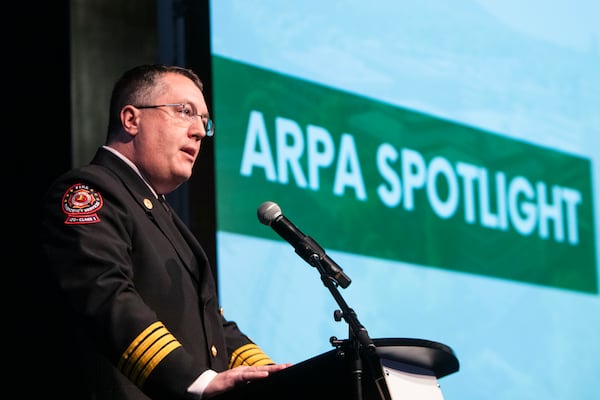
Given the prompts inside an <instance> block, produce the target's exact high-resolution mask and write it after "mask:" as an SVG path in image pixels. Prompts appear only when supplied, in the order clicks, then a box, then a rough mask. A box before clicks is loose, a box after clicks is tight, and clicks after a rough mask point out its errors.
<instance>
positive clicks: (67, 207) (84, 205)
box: [62, 183, 104, 225]
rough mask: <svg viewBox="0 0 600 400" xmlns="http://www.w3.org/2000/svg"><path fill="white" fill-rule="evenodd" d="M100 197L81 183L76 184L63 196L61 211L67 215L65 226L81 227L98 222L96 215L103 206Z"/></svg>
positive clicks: (98, 218)
mask: <svg viewBox="0 0 600 400" xmlns="http://www.w3.org/2000/svg"><path fill="white" fill-rule="evenodd" d="M103 204H104V202H103V200H102V195H101V194H100V193H99V192H97V191H96V190H94V189H93V188H91V187H89V186H88V185H85V184H83V183H76V184H75V185H72V186H71V187H70V188H68V189H67V190H66V192H65V194H64V195H63V199H62V211H63V212H64V213H65V214H67V219H66V220H65V224H67V225H82V224H95V223H96V222H100V217H98V214H96V213H97V212H98V211H99V210H100V209H101V208H102V206H103Z"/></svg>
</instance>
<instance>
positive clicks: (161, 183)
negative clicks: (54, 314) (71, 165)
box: [41, 65, 289, 400]
mask: <svg viewBox="0 0 600 400" xmlns="http://www.w3.org/2000/svg"><path fill="white" fill-rule="evenodd" d="M213 129H214V127H213V124H212V121H211V120H210V118H209V114H208V110H207V106H206V102H205V99H204V96H203V93H202V83H201V82H200V79H199V78H198V77H197V75H196V74H195V73H194V72H192V71H191V70H189V69H184V68H180V67H174V66H162V65H145V66H139V67H136V68H133V69H131V70H129V71H127V72H126V73H125V74H124V75H123V76H122V77H121V78H120V80H119V81H118V82H117V83H116V84H115V87H114V89H113V92H112V97H111V102H110V116H109V125H108V134H107V140H106V145H105V146H102V147H101V148H100V149H98V151H97V153H96V155H95V157H94V159H93V160H92V161H91V163H90V164H89V165H87V166H83V167H81V168H76V169H74V170H72V171H69V172H67V173H66V174H64V175H63V176H61V177H60V178H59V179H57V180H56V181H55V182H54V184H53V185H52V186H51V188H50V189H49V191H48V194H47V197H46V198H45V199H44V204H43V206H44V210H43V211H44V216H43V221H42V227H41V235H42V248H43V252H44V256H45V257H46V259H47V260H48V263H49V267H50V268H51V271H52V273H53V274H54V276H55V277H56V279H57V282H58V287H59V289H60V293H61V296H62V298H63V299H64V304H65V306H66V309H67V310H68V312H69V313H70V314H69V317H68V318H67V322H68V323H69V325H70V326H71V328H72V331H70V332H68V334H69V336H68V337H69V338H68V339H67V340H65V341H66V342H67V343H68V344H69V345H70V346H71V347H70V348H69V349H68V350H67V351H69V352H70V353H72V354H71V355H72V357H73V360H74V362H80V363H81V370H80V371H79V372H82V373H83V375H84V376H85V381H84V382H85V384H83V385H81V386H83V387H84V389H85V392H86V393H81V394H80V396H79V398H80V399H111V400H119V399H148V398H152V399H199V398H203V397H204V398H205V397H209V396H211V395H215V394H218V393H222V392H224V391H226V390H228V389H230V388H232V387H234V386H235V385H236V384H238V383H243V382H248V381H251V380H255V379H262V378H265V377H266V376H268V375H269V373H272V372H275V371H278V370H281V369H283V368H285V367H287V366H288V365H289V364H275V363H274V362H273V361H272V360H271V359H270V358H269V357H268V356H267V355H266V354H264V353H263V352H262V350H261V349H260V348H259V347H258V346H257V345H256V344H255V343H253V342H252V341H251V340H250V339H249V338H248V337H247V336H246V335H244V334H243V333H242V332H241V331H240V329H239V328H238V326H237V325H236V324H235V323H234V322H232V321H228V320H226V319H225V317H224V316H223V315H222V313H221V312H220V308H219V304H218V299H217V294H216V287H215V281H214V277H213V276H212V273H211V269H210V266H209V264H208V259H207V257H206V255H205V253H204V251H203V249H202V248H201V246H200V244H199V243H198V241H197V240H196V239H195V238H194V236H193V234H192V233H191V231H190V230H189V229H188V228H187V227H186V226H185V224H184V223H183V222H182V221H181V219H180V218H179V217H178V216H177V215H176V214H175V213H174V211H173V209H172V208H171V207H170V206H169V205H168V204H167V203H166V201H164V195H165V194H167V193H169V192H172V191H173V190H175V189H176V188H177V187H179V186H180V185H181V184H182V183H184V182H185V181H186V180H187V179H189V178H190V176H191V174H192V167H193V165H194V162H195V161H196V157H197V155H198V152H199V150H200V144H201V142H202V140H203V139H204V138H205V137H206V136H211V135H212V134H213Z"/></svg>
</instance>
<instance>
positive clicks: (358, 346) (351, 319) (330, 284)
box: [310, 254, 376, 400]
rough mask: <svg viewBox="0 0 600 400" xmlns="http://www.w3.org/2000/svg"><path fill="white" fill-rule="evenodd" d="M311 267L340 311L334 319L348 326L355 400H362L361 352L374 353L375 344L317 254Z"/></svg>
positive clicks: (334, 341)
mask: <svg viewBox="0 0 600 400" xmlns="http://www.w3.org/2000/svg"><path fill="white" fill-rule="evenodd" d="M310 258H311V260H312V265H313V266H315V267H316V268H317V270H319V273H320V274H321V281H322V282H323V284H324V285H325V286H326V287H327V289H329V292H331V294H332V295H333V298H334V299H335V301H336V302H337V304H338V305H339V306H340V309H341V311H340V310H336V311H335V313H334V319H335V320H336V321H341V320H342V319H344V321H346V323H347V324H348V342H349V343H350V347H351V350H352V357H353V358H352V362H353V371H352V373H353V374H354V383H355V389H356V391H355V392H356V400H362V397H363V395H362V358H361V350H362V349H366V350H367V352H368V353H371V354H372V353H375V349H376V347H375V344H374V343H373V341H372V340H371V338H370V337H369V333H368V332H367V330H366V329H365V327H364V326H363V325H362V324H361V323H360V322H359V321H358V317H357V316H356V313H355V312H354V310H353V309H352V308H350V307H349V306H348V304H347V303H346V301H345V300H344V298H343V297H342V295H341V294H340V292H339V290H338V288H337V286H338V284H337V282H336V281H335V279H334V278H332V277H331V276H329V275H328V274H327V272H326V271H325V268H324V267H323V265H322V264H321V257H320V256H319V255H318V254H312V255H311V256H310ZM330 342H331V344H332V345H333V346H335V347H336V348H337V349H338V350H339V349H340V347H341V346H342V345H343V344H344V341H343V340H338V339H337V338H336V337H335V336H333V337H331V339H330Z"/></svg>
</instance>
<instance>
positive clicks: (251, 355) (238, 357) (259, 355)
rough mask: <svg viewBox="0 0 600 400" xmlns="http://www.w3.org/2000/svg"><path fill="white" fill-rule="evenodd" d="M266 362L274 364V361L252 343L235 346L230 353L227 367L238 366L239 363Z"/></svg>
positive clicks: (256, 363)
mask: <svg viewBox="0 0 600 400" xmlns="http://www.w3.org/2000/svg"><path fill="white" fill-rule="evenodd" d="M268 364H275V362H273V360H271V358H270V357H269V356H268V355H266V354H265V353H264V352H263V351H262V350H261V349H260V347H258V346H257V345H255V344H254V343H249V344H246V345H244V346H242V347H239V348H237V349H236V350H235V351H234V352H233V354H231V359H230V360H229V368H235V367H239V366H240V365H268Z"/></svg>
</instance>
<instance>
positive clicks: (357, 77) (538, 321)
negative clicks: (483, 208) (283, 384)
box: [210, 0, 600, 400]
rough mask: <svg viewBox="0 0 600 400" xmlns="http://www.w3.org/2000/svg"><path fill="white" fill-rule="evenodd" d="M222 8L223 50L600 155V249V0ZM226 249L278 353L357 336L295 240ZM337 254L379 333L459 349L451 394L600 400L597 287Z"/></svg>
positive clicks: (224, 270) (263, 340) (239, 239)
mask: <svg viewBox="0 0 600 400" xmlns="http://www.w3.org/2000/svg"><path fill="white" fill-rule="evenodd" d="M210 7H211V29H212V32H211V34H212V39H211V40H212V52H213V53H214V54H217V55H220V56H224V57H227V58H231V59H234V60H237V61H240V62H243V63H248V64H251V65H255V66H258V67H263V68H267V69H269V70H274V71H277V72H282V73H285V74H287V75H290V76H294V77H298V78H301V79H306V80H309V81H311V82H316V83H320V84H323V85H327V86H330V87H334V88H339V89H342V90H344V91H349V92H353V93H356V94H359V95H364V96H366V97H370V98H375V99H379V100H382V101H385V102H388V103H390V104H394V105H398V106H402V107H405V108H410V109H413V110H416V111H422V112H426V113H428V114H430V115H434V116H439V117H440V118H445V119H449V120H454V121H458V122H461V123H464V124H468V125H472V126H475V127H479V128H482V129H486V130H490V131H494V132H498V133H500V134H504V135H507V136H509V137H513V138H516V139H519V140H523V141H527V142H531V143H534V144H537V145H541V146H547V147H550V148H553V149H559V150H562V151H565V152H568V153H572V154H576V155H580V156H583V157H586V158H589V159H590V160H591V161H592V179H593V181H592V184H593V196H594V202H595V203H594V209H595V217H594V218H595V221H594V225H595V232H596V249H598V248H600V246H599V245H598V243H599V241H600V239H599V238H598V236H599V235H598V232H599V228H600V222H599V215H598V214H600V207H599V205H600V203H599V202H600V189H599V188H600V112H599V111H600V23H599V21H600V3H598V2H595V1H593V0H573V1H538V0H535V1H527V2H517V1H513V0H487V1H483V0H478V1H468V0H457V1H443V0H423V1H418V2H404V1H369V2H363V1H354V0H349V1H322V0H321V1H313V0H308V1H301V2H283V1H274V0H263V1H259V0H255V1H251V0H246V1H243V0H240V1H233V0H218V1H212V2H211V3H210ZM220 117H221V118H226V116H220ZM217 123H218V121H217ZM223 134H226V133H223ZM216 143H217V145H218V141H217V142H216ZM217 162H218V160H217ZM216 168H219V166H218V163H217V165H216ZM217 184H218V182H217ZM265 200H269V198H265ZM239 201H244V200H243V197H240V198H239ZM219 206H220V207H226V206H227V205H224V204H219ZM257 207H258V205H257ZM282 208H283V212H284V214H285V207H284V205H282ZM307 212H310V210H307ZM324 219H326V216H324ZM258 223H259V222H258V220H257V224H258ZM324 223H326V222H324ZM217 224H218V221H217ZM299 227H300V228H301V229H302V230H303V231H304V232H305V233H306V234H308V235H310V233H311V227H309V226H299ZM265 229H269V228H268V227H265ZM217 246H218V249H217V250H218V271H219V272H218V273H219V291H220V297H221V302H222V305H223V306H224V309H225V314H226V316H227V317H228V318H229V319H233V320H236V321H237V322H238V323H239V324H240V326H241V327H242V329H243V330H244V331H245V332H246V333H247V334H248V335H249V336H251V337H252V338H253V339H254V340H255V341H256V342H257V343H258V344H259V345H260V346H261V347H262V348H263V349H264V350H265V351H266V352H267V353H268V354H269V355H271V357H272V358H274V359H275V360H276V361H279V362H299V361H302V360H305V359H307V358H310V357H312V356H314V355H317V354H320V353H322V352H325V351H329V350H331V345H330V344H329V337H330V336H338V337H339V338H346V337H347V335H348V332H347V326H346V325H345V323H344V322H335V321H334V319H333V311H334V310H335V309H336V308H338V306H337V304H336V303H335V301H334V300H333V298H332V296H331V294H330V293H329V292H328V290H327V289H326V288H325V287H324V286H323V284H322V282H321V281H320V278H319V276H318V273H317V271H316V270H314V269H313V268H312V267H310V266H308V265H307V264H305V263H304V262H303V261H302V260H301V259H300V258H299V257H298V256H297V255H296V254H295V253H294V252H293V249H292V248H291V246H290V245H289V244H287V243H285V242H279V241H277V242H273V241H267V240H262V239H257V238H252V237H244V236H241V235H234V234H231V233H226V232H220V231H218V236H217ZM328 254H329V255H330V256H331V257H332V258H333V259H334V260H335V261H336V262H337V263H338V264H339V265H340V266H342V267H343V269H344V271H345V272H346V273H347V275H348V276H349V277H350V278H351V279H352V284H351V285H350V286H349V287H348V288H347V289H344V290H341V294H342V295H343V296H344V298H345V300H346V301H347V302H348V304H349V305H350V306H351V307H352V308H354V310H355V311H356V312H357V314H358V318H359V320H360V322H361V323H362V324H363V325H364V326H365V327H366V328H367V330H368V332H369V334H370V336H371V337H372V338H386V337H414V338H422V339H429V340H434V341H439V342H441V343H444V344H446V345H448V346H450V347H451V348H452V349H453V350H454V351H455V353H456V355H457V357H458V359H459V361H460V364H461V366H460V370H459V371H458V372H457V373H455V374H452V375H449V376H447V377H444V378H442V379H441V380H440V385H441V388H442V392H443V394H444V398H445V399H446V400H459V399H460V400H468V399H498V400H500V399H515V400H516V399H541V398H544V399H578V400H583V399H597V398H600V397H599V396H600V394H599V392H600V390H599V389H598V378H599V377H600V344H598V337H599V335H600V333H599V332H600V299H599V296H598V295H597V294H595V295H590V294H581V293H577V292H572V291H563V290H559V289H554V288H545V287H539V286H533V285H526V284H521V283H516V282H511V281H504V280H498V279H491V278H486V277H481V276H473V275H468V274H461V273H456V272H450V271H443V270H438V269H430V268H426V267H423V266H418V265H410V264H405V263H393V262H389V261H384V260H378V259H373V258H368V257H362V256H357V255H352V254H345V253H338V252H332V251H328ZM565 268H568V266H565Z"/></svg>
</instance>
